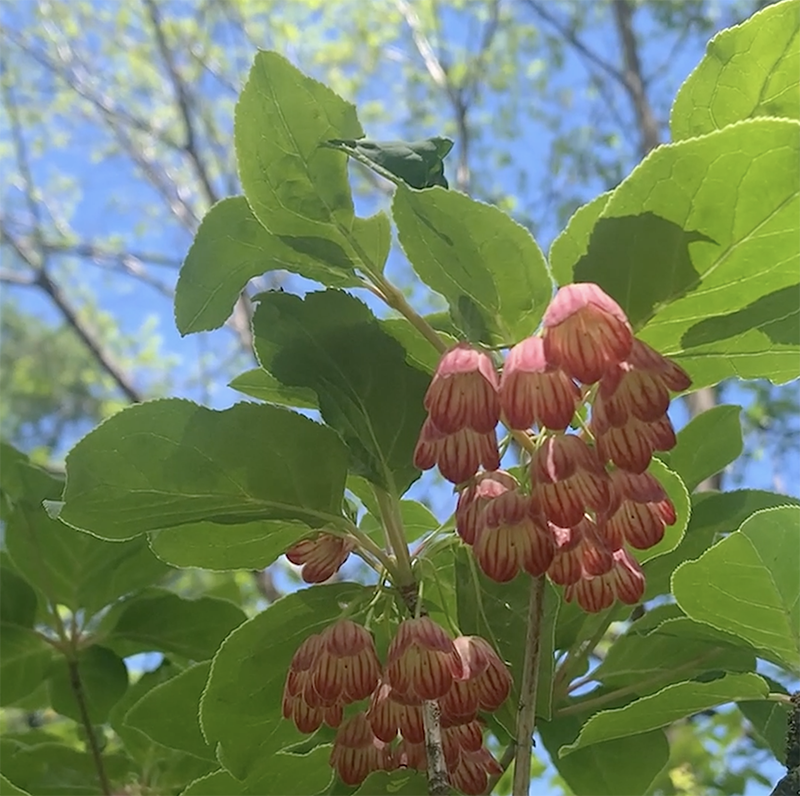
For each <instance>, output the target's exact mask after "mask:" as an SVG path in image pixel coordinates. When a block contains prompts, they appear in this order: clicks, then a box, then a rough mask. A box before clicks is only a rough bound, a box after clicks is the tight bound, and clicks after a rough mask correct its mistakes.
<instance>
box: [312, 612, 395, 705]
mask: <svg viewBox="0 0 800 796" xmlns="http://www.w3.org/2000/svg"><path fill="white" fill-rule="evenodd" d="M380 671H381V665H380V662H379V661H378V655H377V653H376V651H375V642H374V641H373V639H372V634H371V633H369V631H368V630H366V628H364V627H362V626H361V625H358V624H356V623H355V622H351V621H350V620H349V619H341V620H339V621H338V622H336V623H335V624H333V625H331V626H330V627H328V628H326V629H325V630H324V631H323V633H322V634H321V635H320V639H319V644H318V651H317V655H316V658H315V660H314V663H313V665H312V667H311V673H310V674H311V678H310V681H311V685H312V686H313V689H312V690H310V693H313V694H314V695H316V696H317V697H318V700H319V703H320V704H323V705H324V704H329V703H330V702H342V703H343V704H349V703H351V702H358V701H359V700H361V699H366V698H367V697H368V696H369V695H370V694H371V693H372V692H373V691H374V690H375V688H376V686H377V684H378V677H379V676H380ZM306 701H307V702H309V704H311V705H312V706H313V705H314V702H315V700H314V697H309V694H308V693H307V694H306Z"/></svg>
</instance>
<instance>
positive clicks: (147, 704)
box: [124, 661, 217, 763]
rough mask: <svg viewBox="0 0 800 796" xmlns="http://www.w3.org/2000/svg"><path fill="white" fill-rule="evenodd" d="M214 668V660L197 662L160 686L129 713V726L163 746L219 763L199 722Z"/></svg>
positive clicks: (151, 691)
mask: <svg viewBox="0 0 800 796" xmlns="http://www.w3.org/2000/svg"><path fill="white" fill-rule="evenodd" d="M210 669H211V663H210V661H207V662H205V663H197V664H195V665H194V666H190V667H189V668H188V669H186V670H185V671H183V672H181V673H180V674H178V675H177V676H176V677H173V678H171V679H170V680H167V682H165V683H162V684H161V685H157V686H156V687H155V688H153V689H151V690H150V691H148V692H147V693H146V694H145V695H144V696H143V697H142V698H141V699H140V700H139V701H138V702H137V703H136V704H135V705H134V706H133V707H132V708H131V709H130V710H129V711H128V712H127V713H126V714H125V719H124V721H125V724H126V725H127V726H128V727H133V728H135V729H137V730H140V731H141V732H143V733H144V734H145V735H146V736H147V737H148V738H150V739H151V740H153V741H155V742H156V743H159V744H161V745H162V746H166V747H168V748H169V749H177V750H179V751H182V752H187V753H188V754H192V755H194V756H195V757H199V758H202V759H205V760H211V761H212V762H214V763H216V762H217V758H216V756H215V754H214V750H213V748H211V747H210V746H209V745H208V744H207V743H206V740H205V738H203V735H202V733H201V732H200V722H199V720H198V711H199V708H200V697H201V695H202V693H203V689H204V688H205V685H206V681H207V680H208V673H209V671H210Z"/></svg>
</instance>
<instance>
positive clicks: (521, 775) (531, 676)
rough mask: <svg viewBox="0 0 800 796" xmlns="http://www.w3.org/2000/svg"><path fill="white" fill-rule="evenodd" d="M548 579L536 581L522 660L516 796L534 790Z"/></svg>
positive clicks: (518, 713) (531, 597) (541, 577)
mask: <svg viewBox="0 0 800 796" xmlns="http://www.w3.org/2000/svg"><path fill="white" fill-rule="evenodd" d="M544 586H545V578H544V576H540V577H538V578H533V580H532V582H531V595H530V601H529V603H528V631H527V635H526V638H525V652H524V657H523V659H522V666H523V669H522V684H521V686H520V696H519V707H518V709H517V744H516V750H515V754H514V785H513V790H512V793H513V795H514V796H528V793H529V791H530V787H531V746H532V743H533V730H534V727H535V724H536V692H537V686H538V684H539V659H540V657H541V656H540V654H539V653H540V648H541V638H542V618H543V616H544Z"/></svg>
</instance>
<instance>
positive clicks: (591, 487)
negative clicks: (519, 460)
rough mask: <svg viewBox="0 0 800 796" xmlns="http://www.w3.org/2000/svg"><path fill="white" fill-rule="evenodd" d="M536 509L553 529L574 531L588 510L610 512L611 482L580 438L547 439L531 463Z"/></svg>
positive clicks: (562, 435)
mask: <svg viewBox="0 0 800 796" xmlns="http://www.w3.org/2000/svg"><path fill="white" fill-rule="evenodd" d="M531 486H532V488H533V491H532V493H531V497H532V500H533V506H534V509H535V510H536V511H537V512H539V513H542V514H544V516H545V517H547V519H548V520H549V521H550V522H552V523H553V524H554V525H557V526H559V527H561V528H572V527H574V526H575V525H578V523H580V521H581V520H582V519H583V517H584V514H585V513H586V511H587V510H589V509H591V510H593V511H595V512H603V511H605V510H606V509H607V508H608V502H609V499H610V495H609V481H608V473H606V470H605V467H604V466H603V464H602V463H601V461H600V459H599V458H598V457H597V454H596V453H595V451H594V450H593V449H592V448H590V447H589V446H588V445H587V444H586V443H585V442H584V441H583V440H582V439H581V438H580V437H577V436H575V435H574V434H559V435H558V436H553V437H548V438H547V439H546V440H545V441H544V442H543V443H542V444H541V445H540V446H539V448H537V450H536V452H535V453H534V454H533V458H532V459H531Z"/></svg>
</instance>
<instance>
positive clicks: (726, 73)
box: [670, 0, 800, 141]
mask: <svg viewBox="0 0 800 796" xmlns="http://www.w3.org/2000/svg"><path fill="white" fill-rule="evenodd" d="M798 75H800V3H797V1H796V0H788V1H787V2H783V3H775V4H774V5H770V6H768V7H767V8H764V9H762V10H761V11H759V12H758V13H757V14H753V16H752V17H750V18H749V19H747V20H745V21H744V22H743V23H742V24H741V25H736V26H735V27H732V28H728V29H727V30H723V31H720V32H719V33H718V34H717V35H716V36H714V38H713V39H711V41H710V42H709V43H708V46H707V48H706V54H705V57H704V58H703V60H702V61H701V62H700V64H699V66H698V67H697V68H696V69H695V70H694V72H692V74H691V75H689V78H688V79H687V80H686V82H685V83H684V84H683V85H682V86H681V88H680V90H679V91H678V95H677V97H676V98H675V103H674V104H673V106H672V113H671V114H670V129H671V130H672V138H673V140H675V141H679V140H680V139H683V138H690V137H692V136H697V135H703V134H704V133H710V132H713V131H714V130H719V129H721V128H722V127H725V125H728V124H733V123H734V122H738V121H741V120H743V119H751V118H753V117H756V116H779V117H788V118H792V119H800V79H799V78H798Z"/></svg>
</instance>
